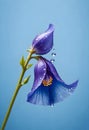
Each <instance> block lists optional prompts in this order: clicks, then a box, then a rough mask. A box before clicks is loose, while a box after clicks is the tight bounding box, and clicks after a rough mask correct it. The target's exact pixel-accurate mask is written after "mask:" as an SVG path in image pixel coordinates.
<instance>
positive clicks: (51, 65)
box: [43, 58, 78, 90]
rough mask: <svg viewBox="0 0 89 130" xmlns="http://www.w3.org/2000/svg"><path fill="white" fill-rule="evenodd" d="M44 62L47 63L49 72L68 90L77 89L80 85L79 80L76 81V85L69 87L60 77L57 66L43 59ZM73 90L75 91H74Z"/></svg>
mask: <svg viewBox="0 0 89 130" xmlns="http://www.w3.org/2000/svg"><path fill="white" fill-rule="evenodd" d="M43 60H44V61H45V63H46V64H47V69H49V71H50V72H51V73H52V74H53V76H54V77H55V78H56V79H57V80H58V81H59V82H60V83H62V84H63V85H64V86H65V87H66V88H69V89H71V88H75V87H76V86H77V84H78V80H77V81H75V82H74V83H72V84H70V85H67V84H66V83H65V82H64V81H63V80H62V78H61V77H60V76H59V74H58V72H57V70H56V68H55V66H54V65H53V64H52V62H50V61H48V60H47V59H45V58H43ZM72 90H73V89H72Z"/></svg>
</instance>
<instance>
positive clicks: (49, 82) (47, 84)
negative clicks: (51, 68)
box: [42, 76, 53, 86]
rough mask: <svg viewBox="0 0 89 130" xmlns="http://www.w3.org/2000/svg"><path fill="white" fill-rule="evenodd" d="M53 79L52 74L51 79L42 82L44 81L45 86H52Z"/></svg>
mask: <svg viewBox="0 0 89 130" xmlns="http://www.w3.org/2000/svg"><path fill="white" fill-rule="evenodd" d="M52 81H53V78H52V77H51V76H50V78H49V79H46V80H45V79H44V80H43V81H42V83H43V85H44V86H50V85H51V84H52Z"/></svg>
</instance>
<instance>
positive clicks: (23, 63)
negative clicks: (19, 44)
mask: <svg viewBox="0 0 89 130" xmlns="http://www.w3.org/2000/svg"><path fill="white" fill-rule="evenodd" d="M20 65H21V66H22V68H24V65H25V59H24V56H22V58H21V60H20Z"/></svg>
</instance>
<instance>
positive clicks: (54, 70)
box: [43, 58, 64, 83]
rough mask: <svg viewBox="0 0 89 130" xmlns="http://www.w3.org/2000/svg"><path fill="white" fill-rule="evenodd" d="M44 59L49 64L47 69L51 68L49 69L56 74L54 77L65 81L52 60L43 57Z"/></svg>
mask: <svg viewBox="0 0 89 130" xmlns="http://www.w3.org/2000/svg"><path fill="white" fill-rule="evenodd" d="M43 60H44V61H45V63H46V64H47V69H49V71H50V72H51V73H52V74H53V75H54V77H55V78H56V79H57V80H59V81H60V82H63V83H64V81H63V80H62V79H61V77H60V76H59V74H58V72H57V70H56V68H55V66H54V65H53V64H52V62H50V61H48V60H47V59H45V58H43Z"/></svg>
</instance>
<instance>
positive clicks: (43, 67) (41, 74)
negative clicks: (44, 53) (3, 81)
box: [27, 57, 78, 105]
mask: <svg viewBox="0 0 89 130" xmlns="http://www.w3.org/2000/svg"><path fill="white" fill-rule="evenodd" d="M34 78H35V79H34V83H33V87H32V90H31V92H30V93H29V94H28V97H27V101H28V102H30V103H33V104H41V105H54V104H55V103H57V102H60V101H62V100H63V99H64V98H66V97H67V96H68V95H70V93H72V92H73V91H74V90H75V88H76V86H77V84H78V81H76V82H74V83H72V84H70V85H67V84H66V83H65V82H64V81H63V80H62V79H61V78H60V76H59V75H58V73H57V71H56V69H55V67H54V65H53V64H52V63H51V62H50V61H48V60H46V59H44V58H43V57H41V58H39V60H38V63H37V64H36V66H35V68H34Z"/></svg>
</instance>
